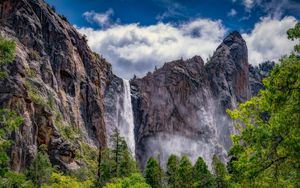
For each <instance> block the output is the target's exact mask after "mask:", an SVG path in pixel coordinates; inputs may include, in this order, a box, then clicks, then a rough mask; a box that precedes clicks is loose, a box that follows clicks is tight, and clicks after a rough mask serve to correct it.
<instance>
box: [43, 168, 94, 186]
mask: <svg viewBox="0 0 300 188" xmlns="http://www.w3.org/2000/svg"><path fill="white" fill-rule="evenodd" d="M92 185H93V182H92V181H91V180H85V181H81V180H78V179H76V178H73V177H71V176H66V175H63V174H61V173H58V172H52V173H51V176H50V179H49V182H48V184H43V185H42V188H50V187H51V188H70V187H72V188H87V187H91V186H92Z"/></svg>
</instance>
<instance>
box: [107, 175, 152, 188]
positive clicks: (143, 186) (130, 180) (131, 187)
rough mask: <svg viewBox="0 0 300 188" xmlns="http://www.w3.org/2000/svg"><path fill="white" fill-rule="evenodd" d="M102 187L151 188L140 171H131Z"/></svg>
mask: <svg viewBox="0 0 300 188" xmlns="http://www.w3.org/2000/svg"><path fill="white" fill-rule="evenodd" d="M104 188H151V187H150V185H148V184H147V183H146V182H145V179H144V178H143V176H142V175H141V174H140V173H133V174H131V175H130V176H129V177H126V178H118V179H116V180H114V182H112V183H108V184H106V185H105V186H104Z"/></svg>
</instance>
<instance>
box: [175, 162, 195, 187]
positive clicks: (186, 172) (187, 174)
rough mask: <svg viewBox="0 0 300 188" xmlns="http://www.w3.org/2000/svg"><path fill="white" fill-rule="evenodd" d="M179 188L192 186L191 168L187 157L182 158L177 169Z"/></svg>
mask: <svg viewBox="0 0 300 188" xmlns="http://www.w3.org/2000/svg"><path fill="white" fill-rule="evenodd" d="M178 176H179V187H181V188H191V187H192V186H193V166H192V163H191V161H190V160H189V158H188V157H187V156H183V157H182V158H181V160H180V162H179V167H178Z"/></svg>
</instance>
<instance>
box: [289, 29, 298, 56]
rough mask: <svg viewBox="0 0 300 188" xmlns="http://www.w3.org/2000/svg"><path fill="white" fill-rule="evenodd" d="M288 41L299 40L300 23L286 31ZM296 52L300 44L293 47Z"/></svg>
mask: <svg viewBox="0 0 300 188" xmlns="http://www.w3.org/2000/svg"><path fill="white" fill-rule="evenodd" d="M287 35H288V39H291V40H297V39H299V38H300V23H297V24H296V25H295V27H293V28H291V29H289V30H288V31H287ZM294 49H295V51H296V52H300V44H297V45H295V46H294Z"/></svg>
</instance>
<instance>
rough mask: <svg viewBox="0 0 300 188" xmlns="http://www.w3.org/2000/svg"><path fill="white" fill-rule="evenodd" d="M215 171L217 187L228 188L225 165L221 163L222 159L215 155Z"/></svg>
mask: <svg viewBox="0 0 300 188" xmlns="http://www.w3.org/2000/svg"><path fill="white" fill-rule="evenodd" d="M212 165H213V170H214V173H215V181H216V187H218V188H226V187H228V186H229V184H228V179H229V177H228V173H227V169H226V167H225V165H224V164H223V163H222V162H221V161H220V159H219V158H218V157H217V156H216V155H214V157H213V164H212Z"/></svg>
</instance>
